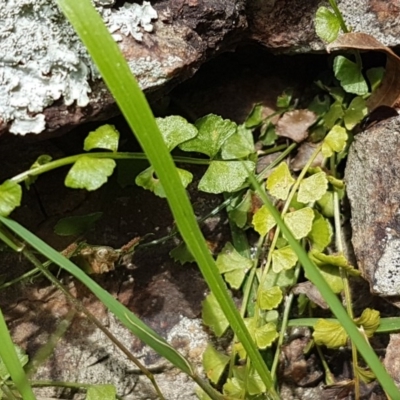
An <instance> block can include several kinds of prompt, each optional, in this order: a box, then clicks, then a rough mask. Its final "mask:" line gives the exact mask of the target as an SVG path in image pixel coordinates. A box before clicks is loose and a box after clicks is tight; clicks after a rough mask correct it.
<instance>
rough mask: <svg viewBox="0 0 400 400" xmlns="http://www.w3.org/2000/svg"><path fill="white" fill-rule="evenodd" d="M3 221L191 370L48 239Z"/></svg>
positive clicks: (146, 339) (132, 327)
mask: <svg viewBox="0 0 400 400" xmlns="http://www.w3.org/2000/svg"><path fill="white" fill-rule="evenodd" d="M0 221H1V223H2V224H4V225H5V226H7V227H8V228H9V229H10V230H12V231H13V232H14V233H16V234H17V235H18V236H19V237H21V238H22V239H23V240H24V241H25V242H27V243H29V244H30V245H31V246H32V247H33V248H34V249H36V250H37V251H38V252H39V253H41V254H43V255H44V256H45V257H47V258H48V259H49V260H51V261H52V262H53V263H54V264H56V265H58V266H60V267H61V268H63V269H65V270H66V271H68V272H69V273H70V274H71V275H73V276H74V277H75V278H77V279H78V280H79V281H81V282H82V283H83V284H84V285H85V286H86V287H87V288H89V289H90V290H91V291H92V292H93V293H94V294H95V295H96V296H97V297H98V298H99V299H100V300H101V301H102V302H103V303H104V305H105V306H106V307H108V309H109V310H110V311H111V312H112V313H113V314H115V315H116V316H117V317H118V318H119V319H120V321H121V322H122V323H123V324H124V325H125V326H126V327H127V328H128V329H130V330H131V331H132V332H133V333H134V334H135V335H136V336H137V337H138V338H139V339H140V340H142V341H143V342H145V343H146V344H148V345H149V346H150V347H152V348H153V349H154V350H155V351H156V352H157V353H159V354H161V355H162V356H163V357H165V358H166V359H168V360H169V361H170V362H171V363H172V364H174V365H175V366H176V367H178V368H179V369H181V370H182V371H184V372H186V373H187V374H189V375H192V374H193V371H192V367H191V365H190V364H189V363H188V362H187V361H186V360H185V359H184V358H183V357H182V355H181V354H180V353H178V352H177V351H176V350H175V349H174V348H172V347H171V346H170V345H169V344H168V343H167V342H166V341H165V340H164V339H163V338H162V337H161V336H159V335H158V334H157V333H156V332H154V331H153V330H152V329H150V328H149V327H148V326H147V325H146V324H144V323H143V322H142V321H140V319H139V318H137V317H136V316H135V314H133V313H132V312H131V311H129V310H128V309H127V308H126V307H125V306H124V305H122V304H121V303H120V302H118V301H117V300H116V299H115V298H114V297H113V296H112V295H111V294H110V293H108V292H107V291H106V290H104V289H103V288H102V287H101V286H100V285H98V284H97V283H96V282H95V281H94V280H93V279H91V278H90V277H89V276H88V275H86V273H85V272H83V271H82V270H81V269H80V268H79V267H77V266H76V265H75V264H74V263H73V262H71V261H70V260H68V259H67V258H65V257H64V256H63V255H62V254H60V253H59V252H58V251H56V250H54V249H53V248H52V247H51V246H49V245H48V244H47V243H45V242H43V241H42V240H41V239H40V238H38V237H37V236H36V235H34V234H33V233H31V232H30V231H28V230H27V229H26V228H24V227H23V226H21V225H20V224H19V223H18V222H16V221H13V220H11V219H8V218H4V217H1V216H0Z"/></svg>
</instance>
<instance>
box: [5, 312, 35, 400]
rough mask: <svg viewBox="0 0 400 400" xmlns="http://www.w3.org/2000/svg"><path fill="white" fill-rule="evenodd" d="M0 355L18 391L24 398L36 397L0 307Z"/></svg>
mask: <svg viewBox="0 0 400 400" xmlns="http://www.w3.org/2000/svg"><path fill="white" fill-rule="evenodd" d="M0 343H1V345H0V357H1V359H2V360H3V362H4V364H5V366H6V368H7V370H8V373H9V374H10V376H11V379H12V380H13V382H14V383H15V386H16V387H17V389H18V391H19V393H20V394H21V396H22V398H23V399H24V400H35V399H36V397H35V395H34V394H33V392H32V388H31V385H30V384H29V380H28V378H27V376H26V374H25V371H24V369H23V368H22V365H21V363H20V361H19V359H18V356H17V353H16V351H15V347H14V343H13V342H12V339H11V336H10V333H9V332H8V329H7V325H6V321H5V319H4V316H3V313H2V311H1V309H0Z"/></svg>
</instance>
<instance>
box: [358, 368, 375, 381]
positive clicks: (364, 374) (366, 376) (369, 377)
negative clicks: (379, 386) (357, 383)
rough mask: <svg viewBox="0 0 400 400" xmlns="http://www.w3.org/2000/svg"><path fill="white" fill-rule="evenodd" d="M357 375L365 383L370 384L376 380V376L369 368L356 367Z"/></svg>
mask: <svg viewBox="0 0 400 400" xmlns="http://www.w3.org/2000/svg"><path fill="white" fill-rule="evenodd" d="M355 367H356V374H357V375H358V377H359V378H360V379H361V380H362V381H363V382H365V383H370V382H372V381H374V380H375V379H376V376H375V374H374V373H373V372H372V371H371V370H370V369H369V368H362V367H360V366H359V365H356V366H355Z"/></svg>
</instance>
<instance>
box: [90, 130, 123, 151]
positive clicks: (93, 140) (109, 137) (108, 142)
mask: <svg viewBox="0 0 400 400" xmlns="http://www.w3.org/2000/svg"><path fill="white" fill-rule="evenodd" d="M118 142H119V132H118V131H117V129H116V128H115V126H114V125H109V124H106V125H102V126H100V127H98V128H97V129H96V130H95V131H93V132H90V133H89V135H88V136H87V137H86V139H85V141H84V144H83V149H84V150H85V151H90V150H93V149H105V150H111V151H117V150H118Z"/></svg>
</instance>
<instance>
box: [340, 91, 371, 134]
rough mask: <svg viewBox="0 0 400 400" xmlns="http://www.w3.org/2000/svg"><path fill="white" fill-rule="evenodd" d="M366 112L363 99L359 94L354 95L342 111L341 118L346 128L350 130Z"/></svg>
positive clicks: (365, 104)
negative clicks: (342, 115)
mask: <svg viewBox="0 0 400 400" xmlns="http://www.w3.org/2000/svg"><path fill="white" fill-rule="evenodd" d="M367 114H368V108H367V103H366V102H365V100H364V99H363V98H362V97H360V96H357V97H355V98H354V99H353V100H352V101H351V103H350V105H349V107H348V108H347V110H346V111H345V113H344V117H343V120H344V125H345V127H346V129H348V130H349V131H351V130H352V129H353V128H354V127H355V126H356V125H357V124H359V123H360V122H361V121H362V120H363V118H364V117H365V116H366V115H367Z"/></svg>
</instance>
